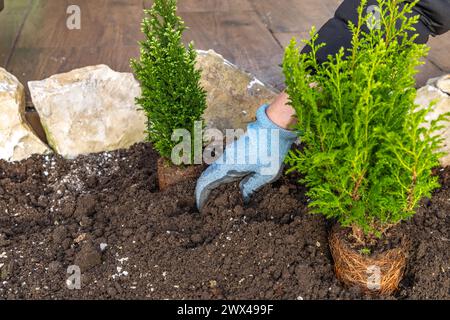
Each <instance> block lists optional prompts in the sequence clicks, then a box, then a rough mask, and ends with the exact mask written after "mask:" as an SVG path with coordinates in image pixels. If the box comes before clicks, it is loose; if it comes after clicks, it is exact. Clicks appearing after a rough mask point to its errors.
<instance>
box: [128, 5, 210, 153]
mask: <svg viewBox="0 0 450 320" xmlns="http://www.w3.org/2000/svg"><path fill="white" fill-rule="evenodd" d="M176 10H177V1H176V0H155V1H154V4H153V6H152V8H151V9H150V10H145V17H144V20H143V22H142V32H143V33H144V34H145V40H144V41H142V42H140V46H141V55H140V60H132V61H131V66H132V68H133V70H134V72H135V74H136V77H137V78H138V80H139V81H140V83H141V87H142V94H141V96H140V97H139V98H138V99H137V103H138V104H139V105H140V106H141V107H142V109H143V110H144V111H145V113H146V114H147V118H148V140H149V141H151V142H152V143H153V146H154V147H155V149H156V150H157V151H158V152H159V153H160V155H161V156H162V157H165V158H170V157H171V153H172V149H173V147H174V146H175V145H176V144H177V142H176V141H172V140H171V137H172V133H173V131H174V130H175V129H187V130H188V131H189V132H190V133H191V136H193V132H194V122H195V121H200V120H201V119H202V115H203V111H204V110H205V108H206V93H205V91H204V90H203V88H202V87H201V86H200V77H201V72H200V71H199V70H196V68H195V62H196V56H197V53H196V51H195V50H194V48H193V45H192V43H191V44H190V45H189V46H188V47H187V48H186V47H185V46H184V45H183V42H182V35H183V32H184V30H185V29H186V27H185V25H184V22H183V21H182V20H181V18H180V17H179V16H177V13H176ZM194 145H195V144H194V143H192V148H193V146H194ZM192 153H193V149H192Z"/></svg>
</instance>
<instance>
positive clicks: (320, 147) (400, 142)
mask: <svg viewBox="0 0 450 320" xmlns="http://www.w3.org/2000/svg"><path fill="white" fill-rule="evenodd" d="M366 3H367V1H365V0H363V1H361V5H360V7H359V9H358V21H359V22H358V25H355V24H352V23H350V24H349V26H348V27H349V28H350V30H351V32H352V45H351V48H349V49H347V50H348V51H345V49H343V48H342V49H341V50H340V51H339V52H338V53H337V54H335V55H334V56H331V55H330V56H329V57H328V60H327V61H326V62H325V63H323V64H318V63H317V59H316V55H317V52H318V51H319V50H321V49H322V48H323V46H325V45H326V44H318V43H317V39H318V35H317V33H316V32H315V30H314V28H313V29H312V31H311V40H309V41H304V42H305V43H306V44H307V45H309V46H310V47H311V52H309V53H303V54H302V53H300V52H299V49H298V46H297V43H296V41H295V39H293V40H292V42H291V44H290V46H289V47H288V48H287V49H286V52H285V58H284V63H283V69H284V74H285V76H286V84H287V93H288V94H289V96H290V104H291V105H292V106H293V107H294V108H295V110H296V116H297V119H298V123H297V129H298V132H299V133H301V134H300V136H301V139H302V141H303V143H304V149H303V150H301V151H292V152H291V153H290V155H289V156H288V158H287V162H288V163H289V164H290V166H291V167H290V170H296V171H298V172H300V173H301V174H302V176H303V178H302V180H301V182H303V183H305V184H306V185H307V187H308V190H309V191H308V196H309V198H310V200H311V201H310V207H311V210H312V212H313V213H320V214H323V215H325V216H326V217H327V218H335V219H337V220H338V222H340V223H341V225H343V226H351V227H357V228H358V230H363V231H364V232H365V233H366V234H373V235H377V236H381V235H382V234H383V232H384V231H385V230H387V229H388V228H389V227H391V226H393V225H395V224H397V223H399V222H400V221H402V220H404V219H407V218H409V217H411V216H412V215H413V214H414V213H415V210H416V209H417V207H418V204H419V201H420V200H421V199H422V198H423V197H430V196H431V193H432V191H433V190H434V189H436V188H437V187H439V184H438V178H437V177H435V176H433V175H432V172H431V170H432V168H433V167H436V166H438V165H439V162H438V159H439V157H440V156H441V154H440V153H439V152H437V151H438V150H439V148H440V145H441V142H442V140H441V138H440V137H439V136H438V135H436V131H437V130H439V129H441V128H442V126H441V124H442V121H444V120H448V119H449V115H448V114H446V115H442V116H440V117H439V118H438V119H436V120H434V121H432V122H431V123H429V125H428V126H424V125H422V124H423V123H425V117H426V115H427V113H428V112H429V108H431V107H432V106H430V107H429V108H422V109H420V108H418V106H417V105H416V104H415V103H414V101H415V97H416V89H415V87H414V86H415V79H414V75H415V74H416V72H417V71H416V70H417V66H419V65H420V64H421V58H423V57H424V56H425V55H426V54H427V50H428V48H427V47H426V45H422V44H417V43H415V42H414V40H415V38H416V36H417V35H416V33H415V32H414V31H415V29H414V25H415V24H416V23H417V21H418V19H419V17H418V16H415V15H413V14H412V12H413V11H412V9H413V7H414V5H415V4H416V3H417V1H416V2H412V3H408V2H403V1H401V0H379V1H378V10H379V12H378V13H379V18H377V19H376V20H374V19H375V16H374V15H373V14H366V13H365V6H366ZM363 26H369V28H363ZM365 30H366V31H365Z"/></svg>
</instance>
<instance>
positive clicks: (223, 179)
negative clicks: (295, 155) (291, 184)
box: [195, 105, 297, 210]
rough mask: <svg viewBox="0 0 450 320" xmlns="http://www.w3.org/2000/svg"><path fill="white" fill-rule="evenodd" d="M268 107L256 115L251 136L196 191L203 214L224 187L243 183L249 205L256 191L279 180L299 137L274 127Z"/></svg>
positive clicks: (213, 168) (232, 146) (209, 172)
mask: <svg viewBox="0 0 450 320" xmlns="http://www.w3.org/2000/svg"><path fill="white" fill-rule="evenodd" d="M268 107H269V106H268V105H263V106H261V107H260V108H259V109H258V111H257V113H256V119H257V120H256V121H255V122H253V123H250V124H249V125H248V127H247V132H246V133H245V134H244V135H243V136H241V137H240V138H239V139H238V140H237V141H234V142H233V143H231V144H230V145H229V146H228V147H227V148H226V150H225V151H224V153H223V154H222V155H221V156H220V158H218V159H217V160H216V161H215V162H214V163H213V164H212V165H211V166H209V167H208V169H206V170H205V172H203V174H202V176H201V177H200V179H199V180H198V181H197V187H196V190H195V195H196V200H197V207H198V209H199V210H201V209H202V208H203V206H204V204H205V203H206V201H207V199H208V197H209V194H210V193H211V191H212V190H213V189H215V188H217V187H218V186H220V185H222V184H225V183H229V182H233V181H237V180H239V179H242V181H241V182H240V185H239V187H240V189H241V193H242V196H243V198H244V201H245V202H248V200H249V199H250V197H251V195H252V194H253V193H254V192H255V191H257V190H258V189H260V188H261V187H263V186H264V185H265V184H268V183H271V182H273V181H275V180H277V179H278V178H279V176H280V175H281V173H282V170H283V162H284V159H285V157H286V155H287V153H288V152H289V150H290V148H291V146H292V144H293V143H294V142H295V141H296V139H297V134H296V133H295V132H294V131H290V130H286V129H283V128H280V127H278V126H277V125H276V124H275V123H273V122H272V121H271V120H270V119H269V118H268V117H267V114H266V109H267V108H268Z"/></svg>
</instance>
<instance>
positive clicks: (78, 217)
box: [0, 144, 450, 299]
mask: <svg viewBox="0 0 450 320" xmlns="http://www.w3.org/2000/svg"><path fill="white" fill-rule="evenodd" d="M156 162H157V155H156V154H155V152H154V151H153V150H152V148H151V146H150V145H148V144H140V145H136V146H134V147H133V148H131V149H130V150H128V151H117V152H111V153H101V154H98V155H89V156H83V157H79V158H78V159H76V160H71V161H69V160H64V159H61V158H60V157H57V156H34V157H32V158H30V159H28V160H26V161H23V162H21V163H14V164H9V163H5V162H0V298H6V299H12V298H52V299H53V298H89V299H97V298H152V299H153V298H154V299H164V298H169V299H179V298H186V299H194V298H200V299H206V298H213V299H218V298H226V299H240V298H246V299H260V298H266V299H353V298H367V297H365V296H363V295H362V294H360V293H359V292H358V291H357V290H356V289H346V288H344V287H343V286H342V285H341V284H340V283H339V282H338V281H337V280H336V279H335V276H334V273H333V265H332V260H331V257H330V252H329V249H328V245H327V233H328V229H329V223H327V222H326V221H325V219H324V218H323V217H321V216H318V215H310V214H308V213H307V209H306V204H307V199H306V198H305V196H304V191H305V190H304V187H302V186H301V185H297V183H296V180H297V177H295V176H293V175H289V176H285V177H283V178H282V179H281V180H279V181H278V182H276V183H274V184H272V185H270V186H267V187H265V188H264V189H263V190H261V191H260V192H259V193H258V194H257V195H256V196H255V197H254V199H253V200H252V202H251V203H250V204H249V205H247V206H243V204H242V201H241V198H240V196H239V192H238V189H237V188H236V186H235V185H228V186H224V187H221V188H219V189H218V190H216V191H215V192H213V194H212V197H211V200H210V202H209V203H208V204H207V206H206V208H205V210H204V212H202V213H201V214H200V213H198V211H197V210H196V207H195V201H194V188H195V180H192V181H186V182H185V183H181V184H179V185H177V186H175V187H172V188H169V189H168V190H166V191H165V192H159V191H158V188H157V175H156ZM440 175H441V180H442V183H443V187H442V189H441V190H439V191H438V192H436V194H435V196H434V197H433V199H432V200H431V201H428V202H425V203H424V204H423V206H422V207H421V208H420V209H419V212H418V214H417V215H416V216H415V217H414V219H412V220H411V221H409V222H407V223H405V224H404V229H405V230H407V231H408V232H410V233H411V234H412V235H413V237H412V241H413V242H412V249H411V256H410V259H409V264H408V265H409V267H408V269H407V271H406V276H405V278H404V280H403V281H402V283H401V288H400V291H399V292H398V293H397V295H396V296H395V297H394V298H399V299H405V298H408V299H437V298H441V299H449V298H450V292H449V288H450V250H449V248H450V215H449V209H450V190H449V188H448V187H449V186H450V170H449V169H447V170H445V171H444V170H441V172H440ZM100 248H102V249H103V250H101V249H100ZM74 264H76V265H78V266H79V267H80V268H81V272H82V276H81V289H80V290H69V289H68V287H67V285H66V280H67V279H68V278H69V276H70V275H69V274H68V273H67V268H68V267H69V266H71V265H74Z"/></svg>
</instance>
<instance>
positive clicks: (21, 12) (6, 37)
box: [0, 0, 32, 68]
mask: <svg viewBox="0 0 450 320" xmlns="http://www.w3.org/2000/svg"><path fill="white" fill-rule="evenodd" d="M31 2H32V0H7V1H6V3H5V8H4V9H3V10H2V11H1V12H0V30H1V31H0V66H1V67H3V68H5V67H6V64H7V62H8V61H7V60H8V58H9V57H10V56H11V54H12V50H13V47H14V44H15V41H16V39H17V37H18V35H19V33H20V29H21V27H22V25H23V23H24V21H25V18H26V16H27V14H28V12H29V8H30V6H31Z"/></svg>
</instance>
